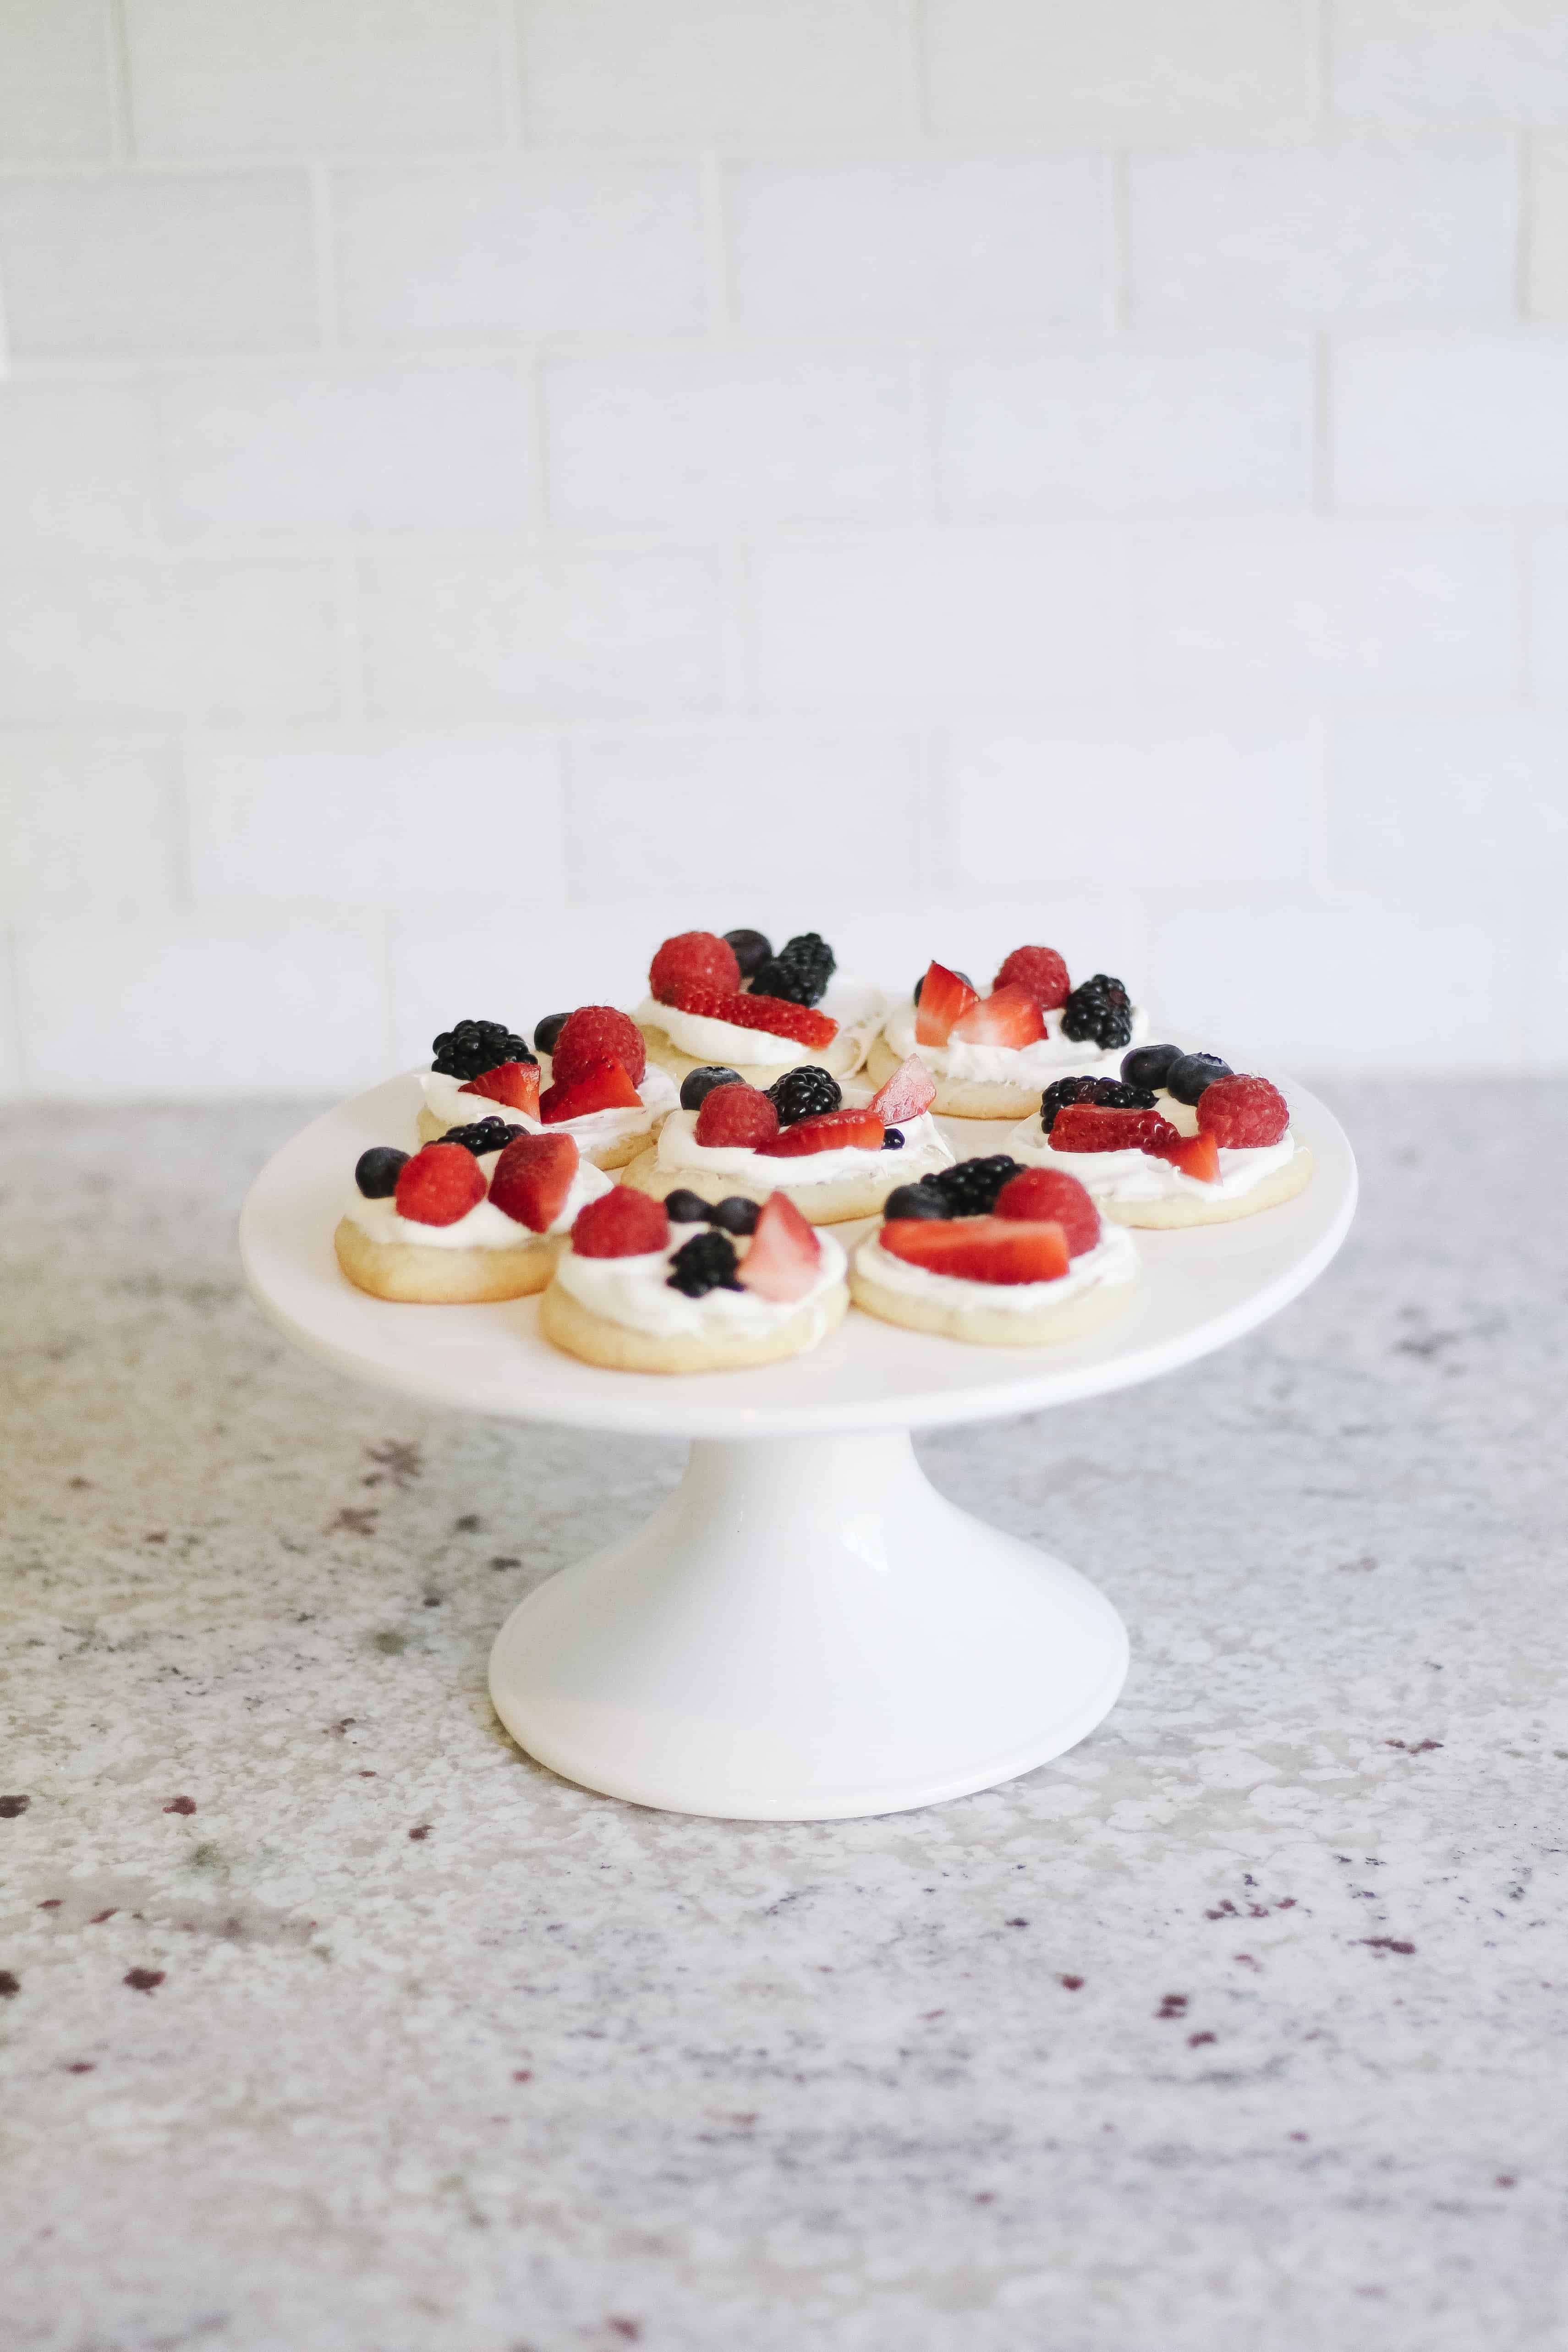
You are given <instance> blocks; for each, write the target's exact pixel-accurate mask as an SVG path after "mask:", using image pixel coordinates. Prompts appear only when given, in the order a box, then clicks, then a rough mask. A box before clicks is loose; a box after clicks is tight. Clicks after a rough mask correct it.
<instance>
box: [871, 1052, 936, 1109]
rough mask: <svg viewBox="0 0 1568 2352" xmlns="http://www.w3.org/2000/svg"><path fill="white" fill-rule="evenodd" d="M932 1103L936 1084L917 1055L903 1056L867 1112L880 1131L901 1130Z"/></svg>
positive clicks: (875, 1095)
mask: <svg viewBox="0 0 1568 2352" xmlns="http://www.w3.org/2000/svg"><path fill="white" fill-rule="evenodd" d="M935 1100H936V1080H935V1079H934V1078H933V1077H932V1076H931V1072H930V1071H929V1070H928V1069H927V1067H926V1066H925V1064H924V1063H923V1062H922V1061H921V1057H920V1055H918V1054H906V1055H904V1058H903V1060H902V1061H901V1062H900V1064H899V1066H898V1068H897V1069H896V1070H895V1071H894V1072H893V1075H892V1076H891V1077H890V1078H887V1079H885V1080H884V1081H883V1083H882V1085H881V1086H879V1087H878V1089H877V1091H876V1093H875V1094H874V1095H873V1096H872V1097H871V1105H870V1107H871V1108H872V1109H873V1110H874V1111H875V1112H876V1114H877V1116H878V1118H879V1119H880V1120H881V1122H882V1124H883V1126H884V1127H902V1125H903V1124H904V1121H905V1120H906V1119H909V1118H919V1117H920V1116H921V1112H922V1111H927V1110H930V1108H931V1105H932V1103H933V1102H935Z"/></svg>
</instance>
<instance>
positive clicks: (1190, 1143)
mask: <svg viewBox="0 0 1568 2352" xmlns="http://www.w3.org/2000/svg"><path fill="white" fill-rule="evenodd" d="M1143 1149H1144V1150H1145V1151H1146V1152H1148V1154H1149V1156H1150V1158H1151V1159H1152V1160H1169V1161H1170V1163H1171V1165H1172V1167H1173V1168H1179V1169H1180V1170H1181V1171H1182V1173H1183V1175H1184V1176H1195V1177H1196V1178H1197V1180H1198V1181H1199V1183H1200V1184H1212V1183H1214V1182H1215V1180H1216V1178H1217V1177H1218V1175H1219V1146H1218V1144H1217V1143H1216V1142H1215V1139H1214V1138H1213V1136H1212V1135H1178V1134H1177V1133H1176V1131H1175V1129H1174V1128H1173V1129H1171V1131H1170V1133H1169V1135H1168V1136H1166V1137H1165V1138H1164V1139H1163V1140H1162V1141H1160V1142H1158V1143H1146V1144H1145V1145H1144V1146H1143Z"/></svg>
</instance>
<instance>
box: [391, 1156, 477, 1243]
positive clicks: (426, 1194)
mask: <svg viewBox="0 0 1568 2352" xmlns="http://www.w3.org/2000/svg"><path fill="white" fill-rule="evenodd" d="M484 1197H485V1180H484V1177H483V1175H482V1174H481V1172H480V1170H479V1161H478V1160H476V1159H475V1158H474V1155H473V1153H472V1152H471V1151H465V1150H464V1149H463V1147H462V1145H461V1144H460V1143H427V1144H426V1146H425V1149H424V1150H423V1151H416V1153H415V1155H414V1157H413V1159H412V1160H405V1161H404V1163H403V1166H402V1167H401V1168H400V1169H399V1170H398V1172H397V1186H396V1192H395V1200H396V1202H397V1213H398V1215H399V1216H400V1217H406V1218H407V1219H408V1220H409V1222H410V1223H413V1224H416V1225H455V1224H456V1223H457V1222H458V1218H459V1217H466V1216H467V1215H468V1211H469V1210H470V1209H471V1208H473V1207H474V1206H475V1204H476V1202H479V1201H482V1200H483V1199H484Z"/></svg>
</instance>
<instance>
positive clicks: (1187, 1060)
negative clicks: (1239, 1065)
mask: <svg viewBox="0 0 1568 2352" xmlns="http://www.w3.org/2000/svg"><path fill="white" fill-rule="evenodd" d="M1235 1075H1236V1074H1235V1072H1234V1071H1233V1070H1232V1068H1231V1066H1230V1064H1229V1063H1228V1062H1222V1061H1221V1060H1220V1057H1219V1055H1217V1054H1183V1055H1179V1056H1178V1058H1177V1059H1176V1060H1175V1061H1173V1063H1172V1065H1171V1066H1170V1068H1169V1069H1168V1070H1167V1071H1166V1073H1165V1091H1166V1093H1167V1094H1173V1095H1174V1096H1175V1097H1176V1100H1177V1101H1178V1102H1180V1103H1195V1102H1196V1100H1197V1098H1198V1097H1199V1096H1200V1095H1201V1094H1202V1093H1203V1091H1204V1088H1205V1087H1212V1086H1213V1084H1214V1082H1215V1079H1216V1078H1229V1077H1234V1076H1235Z"/></svg>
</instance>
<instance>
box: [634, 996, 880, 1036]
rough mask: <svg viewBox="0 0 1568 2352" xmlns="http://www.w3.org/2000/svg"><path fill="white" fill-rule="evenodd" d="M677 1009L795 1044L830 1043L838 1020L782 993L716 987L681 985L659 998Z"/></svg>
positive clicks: (679, 1011)
mask: <svg viewBox="0 0 1568 2352" xmlns="http://www.w3.org/2000/svg"><path fill="white" fill-rule="evenodd" d="M660 1002H661V1003H666V1004H668V1005H669V1006H670V1007H671V1009H672V1010H673V1011H675V1012H677V1013H697V1014H698V1015H699V1016H700V1018H701V1019H702V1020H704V1021H729V1022H731V1023H732V1024H734V1026H735V1027H736V1028H737V1029H763V1030H765V1031H766V1032H767V1034H768V1035H769V1036H770V1037H788V1038H790V1039H792V1040H793V1042H794V1043H795V1045H818V1046H819V1045H832V1043H833V1040H834V1039H835V1037H837V1034H838V1024H837V1021H830V1020H829V1019H828V1016H827V1014H826V1013H813V1012H812V1011H811V1010H810V1009H809V1007H808V1006H806V1005H804V1004H786V1003H784V999H783V997H782V996H742V994H740V993H739V992H736V993H735V994H734V995H729V994H727V993H725V992H723V991H722V990H721V989H717V988H682V989H679V991H678V992H676V994H675V995H673V996H667V997H663V998H661V999H660Z"/></svg>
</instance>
